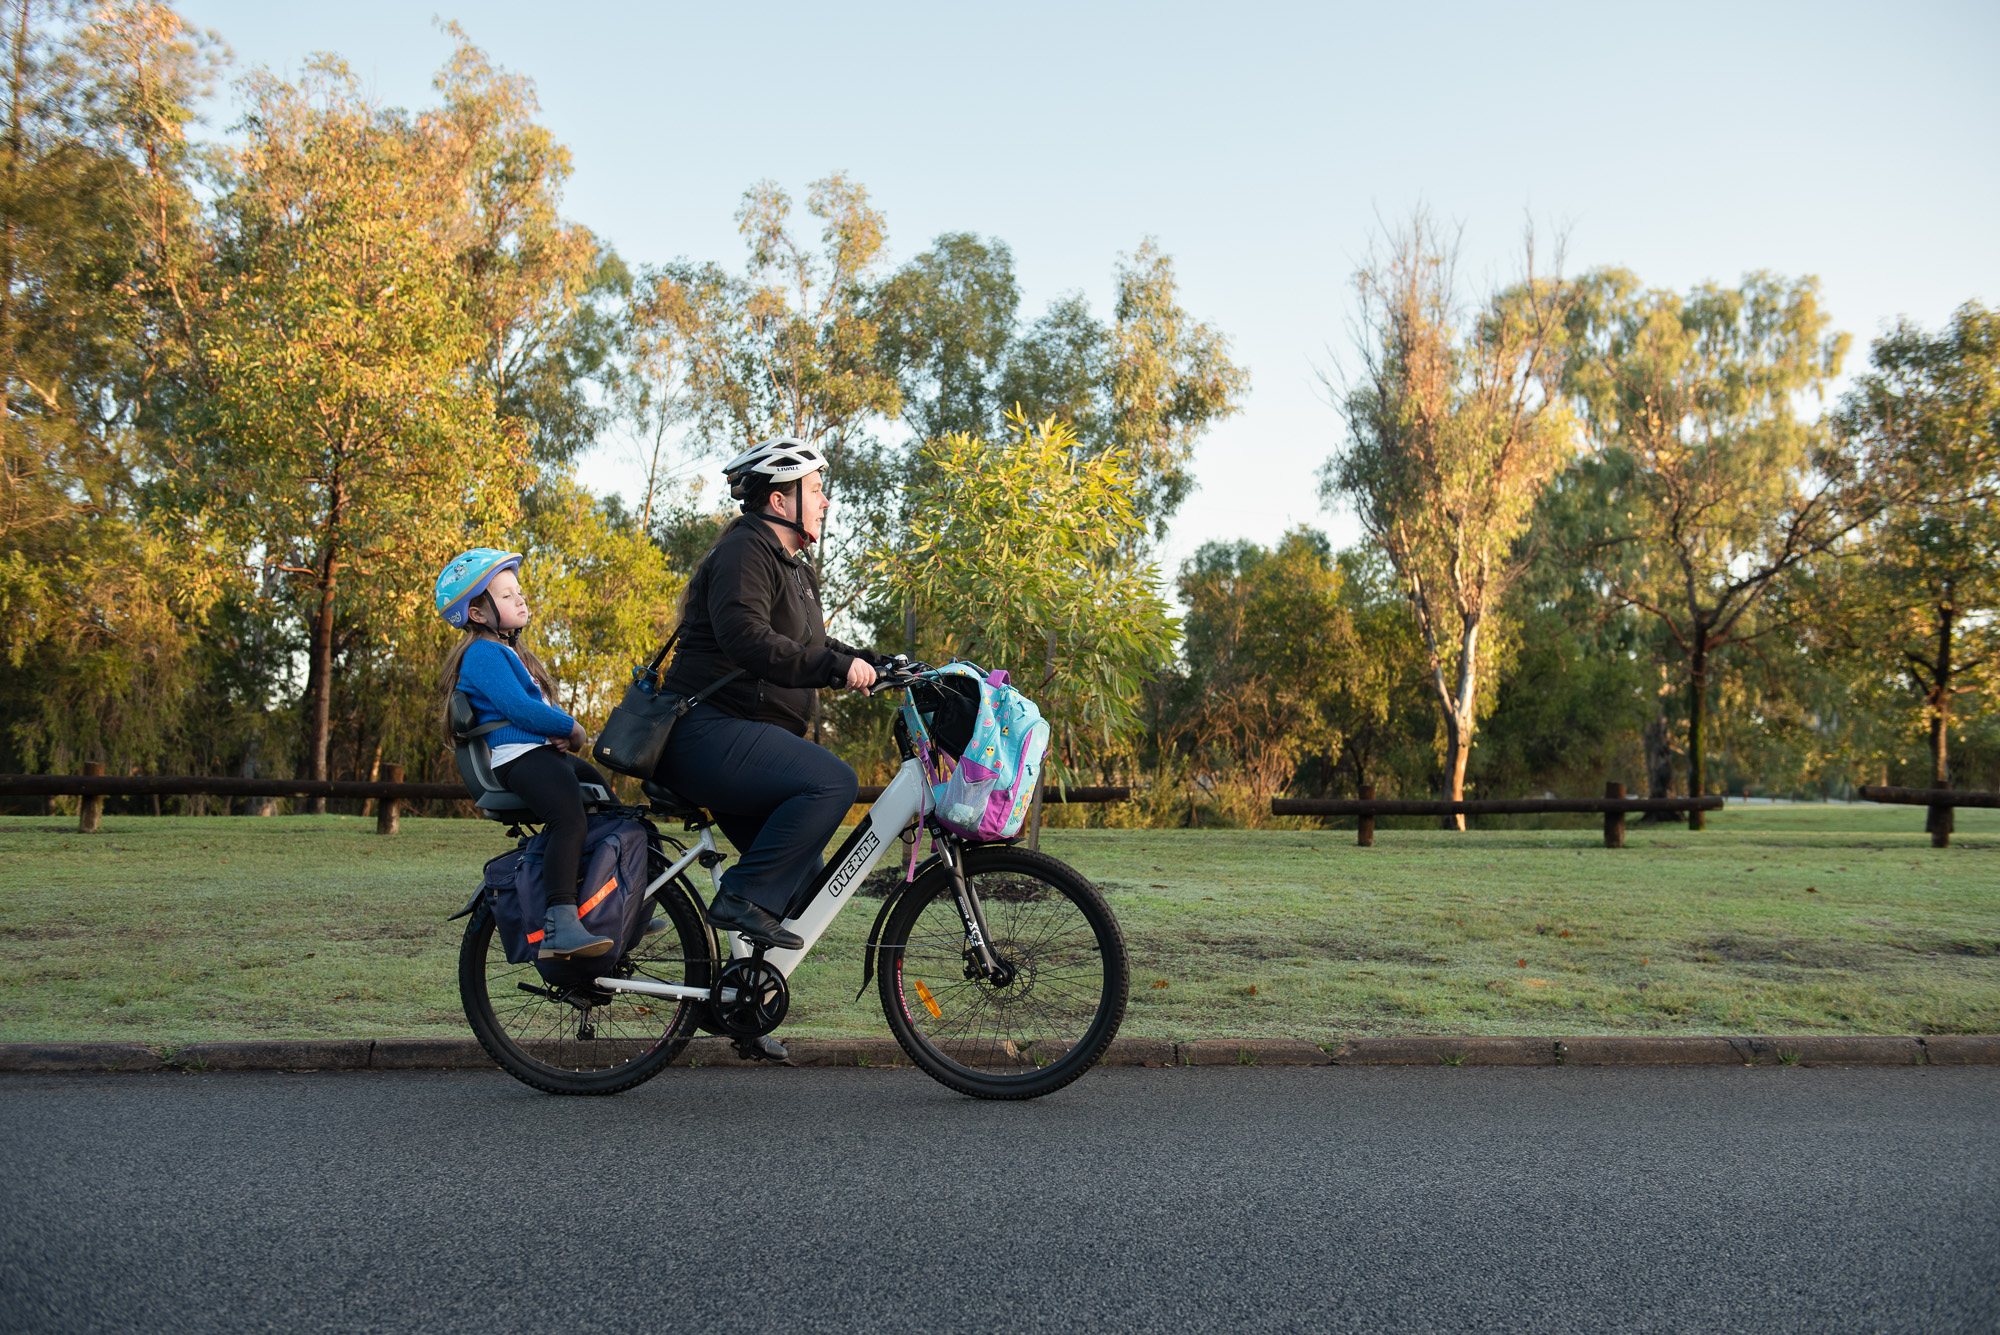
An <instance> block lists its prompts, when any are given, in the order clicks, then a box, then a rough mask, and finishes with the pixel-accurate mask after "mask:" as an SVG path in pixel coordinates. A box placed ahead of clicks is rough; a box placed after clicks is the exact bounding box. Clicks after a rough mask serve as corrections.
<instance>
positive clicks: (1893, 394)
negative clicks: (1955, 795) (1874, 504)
mask: <svg viewBox="0 0 2000 1335" xmlns="http://www.w3.org/2000/svg"><path fill="white" fill-rule="evenodd" d="M1869 360H1870V364H1871V369H1870V371H1869V372H1868V374H1866V375H1863V376H1859V377H1857V378H1856V380H1855V383H1854V387H1853V388H1852V389H1851V390H1849V391H1848V393H1847V395H1846V396H1845V397H1844V398H1843V399H1842V401H1841V406H1840V412H1839V414H1838V418H1837V422H1838V427H1839V430H1840V431H1841V433H1842V434H1843V435H1844V436H1845V437H1847V438H1848V439H1849V440H1851V441H1854V442H1855V443H1856V445H1857V448H1858V450H1859V451H1860V452H1861V453H1863V454H1864V455H1865V456H1866V457H1867V458H1869V459H1870V460H1872V461H1873V462H1874V463H1875V465H1876V466H1877V467H1878V468H1879V469H1880V470H1882V471H1883V472H1885V473H1889V474H1891V475H1892V476H1893V477H1894V478H1895V479H1896V480H1897V481H1898V482H1900V483H1901V484H1902V485H1901V486H1900V487H1899V488H1898V489H1897V493H1896V495H1895V498H1894V501H1893V503H1892V504H1890V505H1889V506H1888V507H1887V508H1886V509H1885V510H1884V512H1883V514H1882V515H1881V518H1880V519H1879V521H1878V522H1877V523H1876V524H1875V525H1874V526H1873V529H1872V531H1871V532H1870V533H1869V535H1868V537H1869V542H1868V544H1867V546H1868V559H1867V560H1866V561H1864V562H1861V563H1860V565H1861V569H1860V570H1859V571H1857V572H1856V573H1857V576H1858V578H1857V579H1856V581H1855V582H1856V583H1857V585H1858V586H1859V597H1858V599H1857V603H1858V605H1859V607H1860V608H1861V610H1862V612H1863V616H1864V617H1865V622H1864V624H1863V625H1862V626H1860V627H1858V628H1857V631H1858V636H1857V637H1858V639H1859V640H1860V641H1861V642H1862V645H1863V652H1862V655H1861V659H1862V662H1864V663H1865V664H1867V665H1868V666H1869V667H1871V668H1872V669H1873V670H1874V672H1875V673H1876V674H1879V675H1880V676H1883V677H1889V678H1901V679H1902V682H1903V683H1904V684H1906V686H1907V688H1908V689H1907V690H1906V691H1905V692H1903V693H1901V694H1902V699H1901V701H1899V702H1898V703H1900V704H1903V705H1904V706H1905V707H1907V705H1908V704H1915V705H1916V706H1917V707H1918V709H1919V710H1920V712H1921V715H1922V717H1923V721H1924V724H1925V729H1924V730H1925V731H1926V732H1927V733H1928V746H1929V750H1930V760H1931V773H1930V775H1929V779H1928V782H1929V783H1931V784H1934V785H1936V786H1938V787H1948V786H1950V784H1951V769H1950V763H1949V760H1950V741H1951V722H1952V714H1953V706H1954V703H1955V701H1956V700H1957V698H1958V697H1960V696H1963V695H1968V694H1974V693H1977V694H1978V695H1979V696H1982V697H1984V698H1986V699H1989V700H1990V699H1991V698H1992V692H1993V690H1994V687H1995V686H1996V684H2000V627H1996V624H1995V618H1996V615H2000V513H1996V511H1995V508H1994V504H1993V502H1994V499H1995V497H1996V495H2000V312H1994V311H1991V310H1988V309H1986V308H1985V307H1982V306H1980V305H1978V304H1977V303H1967V304H1966V305H1964V306H1962V307H1960V308H1959V309H1958V311H1957V312H1956V313H1955V314H1954V315H1953V316H1952V320H1951V324H1950V325H1949V326H1948V327H1947V328H1946V329H1944V330H1943V331H1941V332H1940V333H1938V334H1937V335H1935V336H1933V335H1929V334H1926V333H1925V332H1924V331H1923V330H1921V329H1918V328H1917V327H1916V326H1914V325H1912V324H1910V323H1908V322H1907V321H1905V322H1903V323H1900V324H1898V325H1897V326H1896V328H1895V329H1893V330H1892V331H1890V332H1889V333H1888V334H1886V335H1884V336H1883V337H1881V338H1879V339H1877V340H1875V344H1874V347H1873V348H1872V350H1871V353H1870V358H1869ZM1896 712H1897V713H1902V712H1904V711H1903V710H1902V709H1898V710H1897V711H1896Z"/></svg>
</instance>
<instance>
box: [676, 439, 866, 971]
mask: <svg viewBox="0 0 2000 1335" xmlns="http://www.w3.org/2000/svg"><path fill="white" fill-rule="evenodd" d="M825 469H826V458H825V456H824V455H822V454H821V453H820V452H819V451H818V450H816V449H814V448H813V447H812V446H811V445H808V444H806V443H805V442H804V441H802V440H798V439H796V438H795V437H792V436H778V437H776V438H774V439H771V440H767V441H764V442H763V443H761V444H759V445H755V446H753V447H751V448H750V449H748V450H746V451H744V452H743V453H742V454H740V455H738V456H737V457H736V458H735V459H732V460H731V461H730V462H729V464H728V465H727V467H725V468H724V469H723V477H724V479H725V480H726V481H727V482H728V483H729V494H730V495H731V496H732V497H734V498H735V499H736V500H738V501H739V502H741V504H742V509H743V514H742V516H741V517H740V518H738V519H736V520H734V521H732V522H731V524H730V525H729V527H728V528H726V529H724V530H723V533H722V536H721V537H720V538H718V539H717V540H716V543H715V545H714V546H713V547H712V548H710V549H709V552H708V555H706V556H705V557H703V558H702V561H701V564H700V566H699V567H697V568H696V570H695V573H694V577H693V579H691V580H690V581H689V582H688V588H687V593H686V595H685V597H684V599H683V613H682V620H681V633H680V642H679V647H678V649H677V650H676V651H675V654H674V660H673V664H672V666H671V667H669V668H668V670H667V675H666V679H665V682H664V689H665V690H667V691H670V692H672V693H675V694H679V695H687V696H691V695H695V694H697V693H699V692H702V691H705V690H707V689H708V688H710V687H713V686H715V685H716V683H717V682H719V681H721V680H722V679H723V678H725V677H728V676H730V674H732V673H740V675H737V676H736V677H735V678H734V679H733V680H730V681H728V682H726V683H725V684H723V685H721V686H720V687H719V688H718V689H716V690H715V691H714V692H713V693H712V694H710V695H708V696H707V698H706V699H704V700H703V701H702V702H701V703H700V704H698V705H696V706H695V707H694V708H693V709H691V710H689V711H688V712H687V713H686V714H685V715H683V716H682V718H681V719H680V721H679V723H677V724H676V725H675V727H674V730H673V733H672V735H671V736H670V737H669V738H668V740H667V746H666V749H665V751H664V752H663V753H662V754H661V756H660V763H659V765H658V767H657V768H656V769H655V770H654V773H653V778H654V780H655V782H658V783H660V784H663V785H665V786H666V787H668V788H670V789H672V790H673V791H674V792H675V793H678V794H679V795H680V796H681V797H683V798H685V799H686V800H688V801H689V802H692V803H694V804H695V805H696V806H700V807H706V808H707V809H708V810H709V812H710V813H711V814H713V815H714V817H715V821H716V824H718V825H720V826H721V827H722V832H723V833H724V834H725V835H727V836H728V837H729V841H730V842H731V843H732V844H734V845H736V848H737V850H738V851H739V852H740V853H741V855H742V856H741V858H740V860H739V861H738V862H737V863H736V865H735V866H733V867H731V868H730V869H729V870H727V871H725V872H724V873H723V874H722V884H721V891H720V893H719V894H717V896H716V899H715V903H714V905H713V906H712V907H711V908H710V909H709V910H708V921H709V922H710V923H712V924H713V925H715V926H717V927H720V928H722V929H724V930H725V931H731V932H736V933H738V934H740V935H741V936H743V937H744V938H746V939H748V940H750V941H753V942H758V943H761V944H764V945H768V946H772V947H776V948H778V949H785V950H796V949H798V948H799V947H800V946H801V945H802V944H803V942H802V941H801V940H800V938H799V937H798V936H797V935H796V934H795V933H793V932H791V931H788V930H787V929H786V928H785V927H784V926H783V925H782V924H783V922H784V919H785V917H786V909H787V907H788V906H789V904H790V903H791V899H792V896H793V894H794V892H796V891H797V890H798V889H799V887H800V886H802V885H804V884H806V883H807V882H809V881H810V880H811V879H812V877H813V876H814V875H815V874H817V873H818V871H819V869H820V864H821V856H820V855H821V851H822V850H823V849H824V848H825V847H826V841H827V839H828V838H829V837H830V836H831V835H832V834H833V832H834V830H835V829H837V828H839V825H840V821H841V818H842V817H843V816H845V815H846V814H847V811H848V809H849V808H850V807H851V806H852V805H853V804H854V798H855V791H856V787H857V779H856V777H855V773H854V770H853V769H852V768H850V767H849V766H848V764H847V763H846V762H845V761H843V760H841V759H840V758H839V757H838V756H836V755H834V754H833V753H832V752H831V751H828V750H826V749H825V748H824V747H821V746H817V745H815V744H814V743H812V742H809V741H807V740H806V738H805V732H806V726H807V724H808V722H809V721H810V720H811V718H812V713H813V698H814V692H816V691H817V690H819V689H820V688H821V687H828V686H832V687H840V686H845V687H847V688H849V689H851V690H866V689H868V688H869V687H870V686H872V685H874V683H875V667H876V665H877V664H879V663H880V662H881V661H882V659H881V657H880V656H879V655H877V654H876V653H875V652H874V651H872V650H869V649H861V648H855V647H852V646H849V645H845V644H842V643H841V642H840V641H838V640H836V639H833V638H832V637H830V636H829V635H828V634H827V633H826V615H825V613H824V612H823V611H822V610H821V607H820V601H819V577H818V575H817V574H816V573H815V572H814V570H813V568H812V565H811V563H810V562H808V561H806V560H804V559H802V557H801V553H803V552H804V551H805V549H806V548H807V547H808V546H809V545H811V544H812V543H815V542H817V541H819V536H820V530H821V525H822V524H823V523H824V522H825V518H826V510H827V505H828V501H827V497H826V485H825V484H826V473H825Z"/></svg>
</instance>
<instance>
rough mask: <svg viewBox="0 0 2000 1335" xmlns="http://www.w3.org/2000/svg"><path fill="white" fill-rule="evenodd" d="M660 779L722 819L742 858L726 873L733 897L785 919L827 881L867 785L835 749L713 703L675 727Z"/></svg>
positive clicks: (657, 773)
mask: <svg viewBox="0 0 2000 1335" xmlns="http://www.w3.org/2000/svg"><path fill="white" fill-rule="evenodd" d="M653 777H654V778H655V779H657V780H658V781H659V782H661V783H663V784H665V785H666V786H667V787H669V788H671V789H673V790H674V791H675V792H677V793H679V794H680V795H681V796H682V797H684V798H686V799H687V800H688V801H690V802H693V803H694V804H695V805H696V806H702V807H707V808H708V809H709V811H711V812H712V813H714V815H715V823H716V824H717V825H720V826H721V827H722V832H723V833H724V834H726V835H728V836H729V842H730V843H732V844H734V845H736V848H737V851H738V852H739V853H741V854H742V858H741V859H740V860H739V861H738V862H737V864H736V865H735V866H733V867H731V868H730V869H729V870H727V871H725V872H723V873H722V888H723V890H724V891H725V892H727V893H729V894H734V895H740V896H742V897H743V898H744V899H747V900H749V901H750V902H751V903H752V904H755V905H757V906H758V907H759V908H763V909H768V910H769V911H770V912H772V913H775V914H777V915H778V916H779V917H780V918H782V917H784V916H785V910H786V908H787V907H788V906H789V905H790V903H791V899H792V896H793V895H794V894H795V893H797V891H798V890H799V888H800V887H801V886H803V885H804V884H806V883H807V882H808V881H810V880H812V878H813V877H814V876H815V875H817V874H818V872H819V869H820V863H821V860H822V859H821V857H820V854H821V853H822V852H823V851H824V850H825V848H826V841H827V840H828V839H829V838H831V837H832V835H833V832H834V831H835V830H837V829H839V828H840V821H841V817H843V816H845V815H846V814H847V810H848V808H849V807H851V806H853V805H854V793H855V789H856V787H857V784H858V780H857V779H856V778H855V775H854V770H853V769H852V768H851V767H850V766H849V765H848V763H847V762H846V761H844V760H842V759H841V758H840V757H839V756H837V755H835V754H833V752H831V751H829V750H827V749H826V748H825V747H823V746H815V745H814V744H813V743H811V742H809V741H807V740H806V739H805V738H803V737H800V736H798V735H796V734H794V733H790V732H787V731H785V730H784V729H783V728H781V727H779V726H778V725H777V724H775V723H753V722H751V721H750V720H748V719H740V718H735V717H732V716H731V715H728V714H725V713H723V712H722V711H721V710H720V709H717V708H716V707H715V706H714V705H711V704H708V703H707V702H705V701H704V702H703V703H701V704H698V705H696V706H695V707H694V708H693V709H690V710H689V711H688V712H687V713H686V714H684V715H682V716H681V720H680V722H679V723H676V724H675V725H674V731H673V734H672V735H671V736H670V737H668V738H667V749H666V751H665V752H664V753H663V754H662V755H661V756H660V763H659V767H658V768H657V769H655V770H654V771H653Z"/></svg>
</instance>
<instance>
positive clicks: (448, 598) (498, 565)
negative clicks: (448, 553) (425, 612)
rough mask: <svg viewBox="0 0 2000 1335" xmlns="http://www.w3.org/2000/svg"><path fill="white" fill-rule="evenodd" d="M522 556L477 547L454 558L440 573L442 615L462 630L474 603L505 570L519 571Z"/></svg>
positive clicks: (438, 603) (439, 600) (439, 592)
mask: <svg viewBox="0 0 2000 1335" xmlns="http://www.w3.org/2000/svg"><path fill="white" fill-rule="evenodd" d="M520 568H521V554H520V553H519V552H503V551H499V550H497V549H495V548H492V547H474V548H473V549H472V550H471V551H466V552H460V553H459V554H458V555H457V556H454V557H452V558H451V561H450V562H449V563H448V564H447V565H446V566H445V568H444V569H443V570H440V571H438V582H437V608H438V615H439V616H441V617H443V618H444V619H445V620H446V621H449V622H450V623H451V624H452V625H454V626H457V627H459V628H461V629H463V628H464V626H465V622H466V614H467V611H468V610H469V609H470V607H471V605H472V600H473V599H474V598H477V597H478V596H479V595H480V594H482V593H484V592H486V586H487V585H488V584H491V583H492V582H493V577H494V576H495V575H497V574H499V573H500V572H501V571H503V570H519V569H520Z"/></svg>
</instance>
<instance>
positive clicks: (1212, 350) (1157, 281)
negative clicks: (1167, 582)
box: [1105, 237, 1250, 538]
mask: <svg viewBox="0 0 2000 1335" xmlns="http://www.w3.org/2000/svg"><path fill="white" fill-rule="evenodd" d="M1105 361H1106V363H1107V369H1108V371H1109V373H1110V391H1111V393H1110V399H1111V423H1110V425H1111V431H1110V440H1111V443H1112V444H1114V445H1115V446H1117V447H1118V448H1120V449H1123V450H1124V451H1126V452H1127V453H1128V454H1129V455H1130V456H1131V458H1132V466H1133V469H1134V471H1135V472H1137V474H1138V476H1139V479H1140V482H1141V484H1142V487H1143V490H1142V491H1141V493H1140V496H1139V498H1138V510H1139V514H1140V517H1141V518H1144V519H1147V520H1149V521H1150V522H1151V523H1152V525H1153V536H1154V537H1155V538H1164V537H1165V536H1166V535H1167V521H1168V520H1169V519H1171V518H1173V516H1174V514H1175V513H1176V512H1177V511H1179V509H1180V508H1181V503H1182V502H1184V501H1185V500H1186V499H1187V497H1188V493H1189V492H1191V491H1193V490H1194V478H1193V476H1192V475H1191V474H1190V473H1189V472H1188V465H1189V464H1190V463H1191V462H1192V461H1193V459H1194V447H1195V442H1196V441H1198V440H1200V438H1201V437H1202V435H1203V434H1204V433H1205V432H1206V431H1207V430H1208V429H1209V427H1211V426H1213V425H1214V424H1215V423H1216V422H1219V421H1221V420H1222V419H1223V418H1226V417H1230V416H1232V415H1234V414H1235V413H1236V412H1238V411H1239V410H1240V409H1241V408H1242V405H1243V396H1244V395H1245V394H1247V393H1249V391H1250V373H1249V372H1248V371H1246V370H1244V369H1243V368H1242V367H1240V366H1237V365H1236V364H1234V363H1233V362H1231V361H1230V360H1229V339H1228V338H1227V337H1226V336H1225V335H1223V334H1222V333H1220V332H1218V331H1217V330H1216V329H1214V328H1213V327H1212V326H1210V325H1207V324H1203V323H1201V322H1200V321H1197V320H1195V319H1194V318H1193V317H1192V316H1190V315H1189V314H1188V313H1187V312H1186V311H1185V310H1183V309H1182V308H1181V305H1180V300H1179V288H1178V285H1177V283H1176V282H1175V280H1174V262H1173V260H1172V258H1171V257H1169V256H1168V255H1166V254H1164V253H1163V252H1162V251H1161V250H1160V247H1159V243H1158V242H1157V241H1155V240H1154V239H1153V238H1151V237H1147V238H1146V239H1145V240H1144V241H1142V242H1140V243H1139V249H1138V250H1137V251H1136V252H1135V253H1133V254H1132V255H1130V256H1128V257H1125V259H1124V262H1122V263H1121V264H1120V265H1119V266H1118V304H1117V309H1116V311H1115V315H1114V323H1113V324H1112V327H1111V339H1110V346H1109V347H1108V349H1107V355H1106V358H1105Z"/></svg>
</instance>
